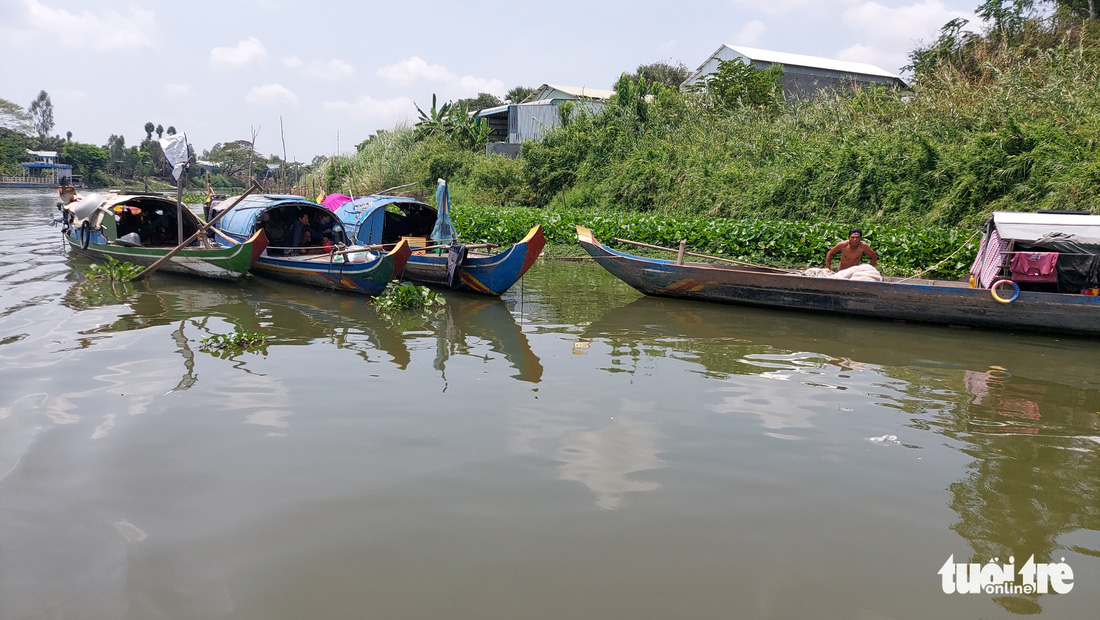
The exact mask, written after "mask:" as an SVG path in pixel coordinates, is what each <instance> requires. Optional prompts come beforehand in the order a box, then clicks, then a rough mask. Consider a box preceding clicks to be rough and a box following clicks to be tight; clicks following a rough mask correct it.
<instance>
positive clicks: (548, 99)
mask: <svg viewBox="0 0 1100 620" xmlns="http://www.w3.org/2000/svg"><path fill="white" fill-rule="evenodd" d="M613 94H614V91H610V90H600V89H596V88H585V87H583V86H557V85H552V84H543V85H542V86H540V87H539V88H538V89H536V90H535V92H533V93H531V95H530V96H529V97H527V98H526V99H524V100H523V101H522V102H520V103H513V104H508V105H502V106H497V107H495V108H486V109H484V110H481V111H480V112H478V113H477V116H478V118H484V119H486V120H488V121H489V127H490V129H491V131H492V133H491V134H490V136H489V145H488V146H487V147H486V152H487V153H489V154H499V155H508V156H510V157H515V156H516V155H517V154H518V153H519V145H520V144H522V143H523V142H524V141H525V140H541V139H542V137H543V136H544V135H545V134H546V132H547V131H549V130H551V129H553V128H554V127H557V126H558V125H560V124H561V111H560V109H559V108H558V105H559V104H561V103H564V102H566V101H573V102H575V103H574V106H575V108H574V109H575V110H577V111H579V110H580V109H584V110H587V111H588V112H597V111H599V110H600V109H602V108H603V106H604V105H606V104H607V100H608V99H610V98H611V95H613Z"/></svg>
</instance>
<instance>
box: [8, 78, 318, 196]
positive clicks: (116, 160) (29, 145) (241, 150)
mask: <svg viewBox="0 0 1100 620" xmlns="http://www.w3.org/2000/svg"><path fill="white" fill-rule="evenodd" d="M144 130H145V137H144V139H142V140H141V142H139V143H138V144H135V145H130V146H127V145H126V139H125V137H123V136H122V135H119V134H111V135H110V137H108V138H107V143H106V144H104V145H102V146H97V145H94V144H86V143H82V142H77V141H74V140H73V139H72V137H73V134H72V132H71V131H69V132H66V134H65V136H64V137H62V136H61V135H58V134H53V131H54V108H53V103H52V101H51V100H50V96H49V94H48V93H47V92H46V91H44V90H43V91H41V92H40V93H39V94H38V96H37V97H35V99H34V100H33V101H32V102H31V103H30V104H29V105H28V106H27V107H26V108H23V107H22V106H20V105H19V104H16V103H14V102H11V101H8V100H6V99H0V175H5V176H18V175H20V174H21V171H22V166H21V163H22V162H25V161H28V160H29V155H28V153H27V151H28V150H37V151H56V152H57V153H58V155H59V159H60V162H61V163H65V164H70V165H72V166H73V174H76V175H81V176H82V177H83V178H84V183H85V185H87V186H89V187H123V186H133V185H134V184H142V185H143V186H144V187H145V189H148V188H149V184H150V182H160V183H167V184H175V181H174V179H173V178H172V166H171V164H169V163H168V161H167V159H165V157H164V153H163V151H162V150H161V147H160V143H159V142H158V140H159V139H160V138H163V137H164V136H166V135H168V136H171V135H174V134H175V133H176V128H175V127H174V126H172V125H168V126H167V127H165V126H164V125H163V124H160V123H156V124H154V123H153V122H151V121H150V122H146V123H145V125H144ZM51 134H52V135H51ZM154 134H155V135H156V139H154V137H153V136H154ZM254 140H255V137H253V140H233V141H229V142H225V143H218V144H215V145H214V146H213V147H212V148H210V149H207V150H203V151H202V152H201V153H196V152H194V148H193V147H192V153H191V155H192V156H193V157H194V159H195V161H196V162H199V163H198V165H192V166H191V167H190V169H189V173H188V174H189V182H190V183H192V184H193V185H195V186H197V187H201V188H203V189H205V187H206V186H207V184H211V185H213V186H214V187H219V188H235V187H245V186H247V185H248V183H249V181H250V180H251V179H258V180H260V181H262V182H266V183H269V184H272V185H274V186H277V187H283V186H288V185H289V184H290V183H292V182H294V181H296V180H297V179H298V178H299V177H300V176H301V175H303V174H308V173H309V171H311V170H312V169H314V168H315V167H316V166H318V165H319V164H320V163H321V162H322V161H324V159H325V158H324V157H316V158H314V160H313V161H312V162H311V163H309V164H302V163H297V162H284V161H283V160H282V159H281V158H280V157H278V156H277V155H271V156H270V157H262V156H259V155H258V154H257V153H256V151H255V148H254Z"/></svg>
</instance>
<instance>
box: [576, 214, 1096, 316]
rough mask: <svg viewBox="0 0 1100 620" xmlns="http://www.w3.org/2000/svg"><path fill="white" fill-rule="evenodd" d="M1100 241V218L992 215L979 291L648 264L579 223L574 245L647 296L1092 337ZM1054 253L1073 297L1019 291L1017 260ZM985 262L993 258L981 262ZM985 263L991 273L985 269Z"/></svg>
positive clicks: (907, 281) (940, 283) (908, 281)
mask: <svg viewBox="0 0 1100 620" xmlns="http://www.w3.org/2000/svg"><path fill="white" fill-rule="evenodd" d="M1049 233H1060V234H1053V235H1052V234H1049ZM1074 233H1075V234H1074ZM1097 239H1100V216H1095V215H1061V214H1032V213H995V214H994V216H993V218H991V219H990V222H989V224H988V226H987V230H986V237H985V239H983V243H982V251H981V252H980V253H979V255H978V261H976V265H975V268H976V269H975V273H976V274H977V278H978V282H977V283H976V286H977V288H972V287H971V285H970V284H969V283H967V282H956V281H944V280H921V279H914V278H883V280H882V281H881V282H866V281H856V280H846V279H834V278H827V277H813V276H809V275H802V274H801V273H800V272H798V271H795V270H784V269H775V268H770V267H759V266H749V265H724V264H713V263H703V262H687V261H683V260H682V258H677V259H675V260H670V259H659V258H645V257H641V256H636V255H633V254H627V253H625V252H620V251H618V250H615V249H612V248H610V247H608V246H606V245H604V244H602V243H600V242H599V240H597V239H596V237H595V235H594V234H593V233H592V231H591V230H590V229H588V228H585V227H584V226H577V240H578V241H579V242H580V244H581V246H582V247H583V248H584V249H585V250H586V251H587V252H588V253H589V254H590V255H591V256H592V257H594V258H595V259H596V262H597V263H599V264H600V266H602V267H603V268H604V269H606V270H607V271H609V272H611V274H612V275H614V276H615V277H617V278H619V279H620V280H622V281H623V282H625V283H627V284H629V285H630V286H632V287H634V288H635V289H637V290H638V291H640V292H642V293H644V294H646V295H653V296H657V297H674V298H679V299H695V300H700V301H710V302H718V303H727V304H739V305H746V306H757V307H762V308H776V309H784V310H801V311H809V312H822V313H827V314H832V315H851V316H860V317H871V318H878V319H892V320H904V321H915V322H924V323H942V324H950V325H964V326H972V327H984V328H991V329H998V330H1023V331H1036V332H1054V333H1068V334H1081V335H1090V336H1097V335H1100V296H1095V293H1096V290H1097V289H1096V288H1084V286H1090V285H1091V286H1092V287H1095V286H1096V282H1097V280H1098V279H1100V245H1095V244H1100V241H1097ZM1090 240H1091V241H1092V243H1091V244H1090V243H1089V241H1090ZM1050 250H1054V251H1056V252H1062V253H1064V257H1063V259H1062V260H1063V262H1064V263H1065V267H1066V269H1067V270H1071V271H1076V272H1077V273H1076V274H1074V273H1067V274H1066V275H1065V277H1064V280H1065V281H1066V282H1067V283H1069V284H1068V285H1069V286H1072V287H1075V288H1074V292H1073V293H1059V292H1047V291H1042V290H1020V289H1021V286H1020V284H1023V288H1024V289H1028V288H1029V287H1032V286H1033V285H1032V284H1029V283H1028V282H1027V281H1026V280H1025V279H1022V278H1020V277H1018V276H1014V275H1013V274H1012V273H1010V272H1009V262H1010V258H1011V257H1012V256H1014V255H1016V254H1030V253H1041V252H1044V251H1047V252H1049V251H1050ZM983 256H985V257H987V259H988V260H986V261H984V262H983ZM978 262H983V264H985V263H988V265H989V266H988V268H986V269H984V270H983V269H980V268H979V267H981V266H980V265H978V264H977V263H978ZM983 278H984V280H983ZM990 280H993V281H992V282H990ZM1017 280H1018V281H1019V283H1017ZM983 282H984V284H983ZM1082 283H1083V284H1084V286H1082ZM1082 289H1084V290H1082ZM1082 292H1086V293H1091V294H1080V293H1082Z"/></svg>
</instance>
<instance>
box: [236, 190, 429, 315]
mask: <svg viewBox="0 0 1100 620" xmlns="http://www.w3.org/2000/svg"><path fill="white" fill-rule="evenodd" d="M232 202H233V199H228V200H226V201H224V202H223V203H222V204H231V203H232ZM214 211H215V212H217V206H215V207H214ZM302 215H305V216H307V218H308V220H309V226H310V227H312V228H313V230H314V232H315V233H317V232H319V233H321V234H322V235H323V236H324V238H323V239H313V240H312V242H311V243H312V245H303V244H302V243H301V240H299V245H294V239H293V232H292V231H293V227H294V223H295V221H296V220H297V219H298V218H299V217H300V216H302ZM217 228H218V230H219V232H220V233H221V234H223V235H225V236H227V237H229V238H231V239H234V240H241V239H245V238H249V237H251V236H253V235H256V234H258V233H260V232H263V233H264V234H265V235H266V237H267V238H268V239H270V245H269V246H268V247H267V251H265V252H264V253H263V254H261V255H260V257H259V258H258V259H257V260H256V264H255V265H254V266H253V268H252V271H253V273H256V274H258V275H263V276H268V277H271V278H276V279H280V280H285V281H288V282H294V283H296V284H304V285H306V286H315V287H320V288H328V289H339V290H344V291H351V292H355V293H362V294H365V295H378V294H380V293H381V292H382V291H384V290H386V285H387V284H389V283H390V281H391V280H393V279H394V278H395V277H396V276H397V275H398V274H400V273H401V270H402V269H404V267H405V262H406V261H407V260H408V258H409V254H410V250H409V244H408V243H405V242H401V243H398V244H396V245H395V246H394V247H393V248H392V249H390V250H389V251H388V252H386V251H383V250H382V249H381V246H377V245H375V246H367V245H354V244H351V243H349V242H348V239H347V236H346V235H345V234H344V230H343V226H342V225H341V224H340V222H339V220H337V219H336V217H335V216H333V214H332V212H331V211H329V210H328V209H326V208H325V207H323V206H321V205H319V204H317V203H315V202H311V201H309V200H307V199H305V198H302V197H301V196H283V195H260V196H247V197H245V198H244V199H242V200H240V202H238V203H237V204H236V205H235V206H233V207H232V208H231V209H230V210H229V212H228V213H226V214H225V215H223V216H222V219H221V220H220V221H219V223H218V224H217Z"/></svg>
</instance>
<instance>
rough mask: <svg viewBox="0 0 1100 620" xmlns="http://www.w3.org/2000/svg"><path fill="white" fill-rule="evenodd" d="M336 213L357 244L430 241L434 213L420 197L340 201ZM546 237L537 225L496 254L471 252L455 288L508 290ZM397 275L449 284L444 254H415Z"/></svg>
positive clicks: (485, 291) (482, 291) (489, 292)
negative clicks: (410, 240) (414, 240)
mask: <svg viewBox="0 0 1100 620" xmlns="http://www.w3.org/2000/svg"><path fill="white" fill-rule="evenodd" d="M334 215H335V216H336V217H337V218H339V220H340V222H341V224H343V226H344V228H345V229H346V230H347V232H348V236H349V237H350V238H351V239H353V240H354V241H355V242H356V243H361V244H363V245H379V244H384V245H386V246H388V245H389V244H391V243H396V242H397V241H398V240H399V239H402V238H417V239H419V240H421V241H422V242H424V243H428V242H429V240H430V238H431V234H432V230H433V225H434V224H435V223H436V219H437V216H438V211H437V210H436V209H435V207H432V206H430V205H427V204H425V203H423V202H420V201H419V200H413V199H412V198H404V197H400V196H360V197H358V198H353V199H351V200H349V201H347V202H344V203H342V204H340V205H339V206H338V207H337V208H336V210H335V212H334ZM545 245H546V238H545V237H544V236H543V233H542V226H535V227H534V228H532V229H531V230H530V231H528V232H527V235H526V236H525V237H524V238H523V239H522V240H521V241H520V242H519V243H516V244H515V245H513V246H511V247H508V248H506V249H505V250H504V251H502V252H500V253H499V254H494V255H488V254H480V253H473V252H471V253H470V255H468V256H467V257H466V260H465V262H464V263H463V266H462V271H461V273H460V284H459V286H458V289H459V290H463V291H467V292H471V293H479V294H482V295H494V296H498V295H500V294H501V293H503V292H504V291H506V290H508V289H509V288H511V287H512V286H513V285H514V284H515V283H516V282H518V281H519V279H520V278H522V277H523V274H525V273H527V270H528V269H530V268H531V265H533V264H534V262H535V259H536V258H538V256H539V253H540V252H542V248H543V246H545ZM401 279H403V280H409V281H412V282H418V283H421V284H428V285H432V286H447V285H448V282H447V255H446V253H444V254H413V255H412V256H411V257H409V262H408V263H407V264H406V265H405V271H404V272H403V273H402V274H401Z"/></svg>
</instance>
